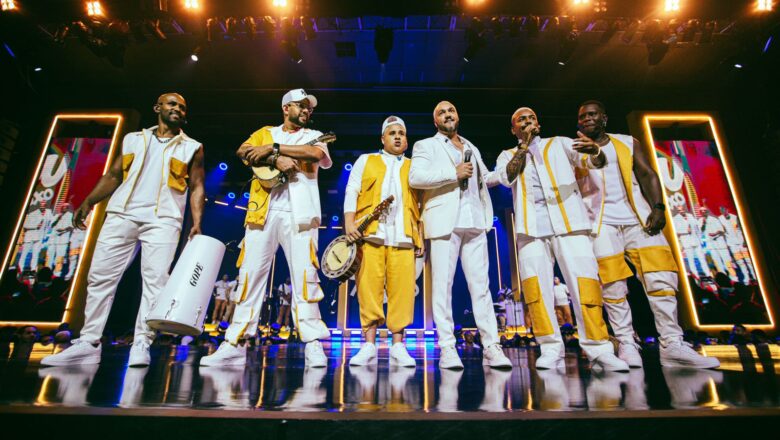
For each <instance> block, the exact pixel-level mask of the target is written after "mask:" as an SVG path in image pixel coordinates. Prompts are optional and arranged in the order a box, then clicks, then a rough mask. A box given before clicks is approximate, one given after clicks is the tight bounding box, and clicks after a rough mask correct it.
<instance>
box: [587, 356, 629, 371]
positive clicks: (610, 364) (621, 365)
mask: <svg viewBox="0 0 780 440" xmlns="http://www.w3.org/2000/svg"><path fill="white" fill-rule="evenodd" d="M590 363H591V365H592V366H593V369H594V370H595V371H620V372H624V373H628V372H629V371H630V370H631V369H630V368H629V367H628V364H627V363H625V362H624V361H622V360H620V359H619V358H618V357H617V356H615V355H614V354H612V353H611V352H607V353H602V354H600V355H599V356H598V357H596V359H593V360H592V361H591V362H590Z"/></svg>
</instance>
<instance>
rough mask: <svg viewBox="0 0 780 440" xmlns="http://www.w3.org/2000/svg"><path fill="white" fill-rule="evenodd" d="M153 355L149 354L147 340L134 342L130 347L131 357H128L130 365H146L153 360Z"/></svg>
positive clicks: (128, 364)
mask: <svg viewBox="0 0 780 440" xmlns="http://www.w3.org/2000/svg"><path fill="white" fill-rule="evenodd" d="M151 360H152V357H151V355H150V354H149V343H148V342H147V341H145V340H138V341H135V342H133V346H132V347H130V357H129V358H128V359H127V366H128V367H146V366H148V365H149V363H150V362H151Z"/></svg>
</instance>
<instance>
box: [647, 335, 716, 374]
mask: <svg viewBox="0 0 780 440" xmlns="http://www.w3.org/2000/svg"><path fill="white" fill-rule="evenodd" d="M661 365H662V366H664V367H692V368H718V367H720V361H719V360H718V359H717V358H714V357H708V356H702V355H700V354H699V353H697V352H696V350H694V349H693V347H691V345H690V344H688V343H687V342H683V341H674V342H672V343H670V344H667V345H666V347H664V346H663V344H662V345H661Z"/></svg>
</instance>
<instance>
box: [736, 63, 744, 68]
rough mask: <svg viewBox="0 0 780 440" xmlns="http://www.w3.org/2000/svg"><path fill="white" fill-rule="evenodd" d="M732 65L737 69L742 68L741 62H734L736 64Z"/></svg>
mask: <svg viewBox="0 0 780 440" xmlns="http://www.w3.org/2000/svg"><path fill="white" fill-rule="evenodd" d="M734 67H736V68H737V69H741V68H742V64H739V63H736V64H734Z"/></svg>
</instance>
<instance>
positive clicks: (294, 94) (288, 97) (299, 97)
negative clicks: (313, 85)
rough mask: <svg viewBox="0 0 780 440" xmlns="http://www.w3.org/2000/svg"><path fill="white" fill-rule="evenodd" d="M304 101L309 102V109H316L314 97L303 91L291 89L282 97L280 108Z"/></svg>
mask: <svg viewBox="0 0 780 440" xmlns="http://www.w3.org/2000/svg"><path fill="white" fill-rule="evenodd" d="M304 99H306V100H308V101H309V105H311V108H314V107H317V98H315V97H314V95H309V94H308V93H306V91H305V90H303V89H293V90H290V91H289V92H287V93H285V94H284V96H283V97H282V107H284V106H285V105H287V104H289V103H291V102H298V101H303V100H304Z"/></svg>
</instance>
